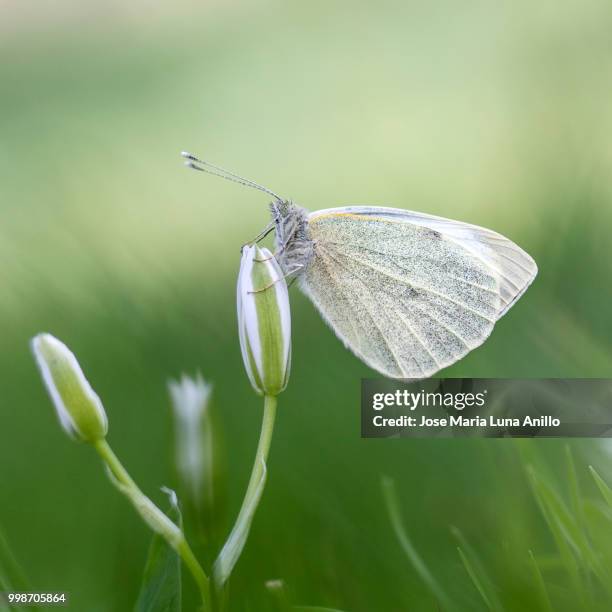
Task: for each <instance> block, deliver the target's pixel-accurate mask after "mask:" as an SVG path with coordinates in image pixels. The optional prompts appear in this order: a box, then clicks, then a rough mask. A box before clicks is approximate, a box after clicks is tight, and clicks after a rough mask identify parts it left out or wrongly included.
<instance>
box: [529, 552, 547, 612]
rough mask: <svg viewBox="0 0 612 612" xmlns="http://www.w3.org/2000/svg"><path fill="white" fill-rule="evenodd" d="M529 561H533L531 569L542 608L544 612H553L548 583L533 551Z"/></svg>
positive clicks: (530, 553)
mask: <svg viewBox="0 0 612 612" xmlns="http://www.w3.org/2000/svg"><path fill="white" fill-rule="evenodd" d="M529 559H530V560H531V568H532V569H533V576H534V579H535V583H536V589H537V591H538V596H539V599H540V605H541V608H542V610H544V612H553V609H552V605H551V603H550V599H549V597H548V591H547V590H546V583H545V582H544V578H543V576H542V572H541V571H540V566H539V565H538V562H537V561H536V558H535V557H534V556H533V553H532V552H531V551H529Z"/></svg>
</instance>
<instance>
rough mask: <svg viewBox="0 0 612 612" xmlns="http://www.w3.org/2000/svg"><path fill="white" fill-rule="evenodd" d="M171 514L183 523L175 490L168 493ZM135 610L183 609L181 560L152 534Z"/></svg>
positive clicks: (171, 611) (173, 611) (170, 611)
mask: <svg viewBox="0 0 612 612" xmlns="http://www.w3.org/2000/svg"><path fill="white" fill-rule="evenodd" d="M169 495H170V499H171V507H170V510H169V512H168V513H167V514H168V517H169V518H170V519H171V520H172V521H173V522H175V523H176V524H177V525H179V526H180V524H181V513H180V510H179V507H178V504H177V502H176V495H174V492H172V491H170V492H169ZM134 610H135V612H180V610H181V560H180V558H179V555H178V553H177V552H176V551H175V550H174V549H173V548H171V547H170V546H168V543H167V542H166V540H165V539H164V538H162V537H161V536H160V535H158V534H154V535H153V539H152V540H151V546H150V547H149V556H148V558H147V563H146V566H145V570H144V575H143V578H142V585H141V587H140V593H139V595H138V600H137V601H136V606H135V608H134Z"/></svg>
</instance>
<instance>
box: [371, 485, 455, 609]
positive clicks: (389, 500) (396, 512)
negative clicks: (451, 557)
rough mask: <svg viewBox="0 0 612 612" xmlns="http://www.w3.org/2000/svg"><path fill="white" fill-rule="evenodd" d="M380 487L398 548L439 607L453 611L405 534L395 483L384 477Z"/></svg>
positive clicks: (451, 604) (449, 600) (450, 601)
mask: <svg viewBox="0 0 612 612" xmlns="http://www.w3.org/2000/svg"><path fill="white" fill-rule="evenodd" d="M381 485H382V492H383V498H384V501H385V504H386V506H387V511H388V512H389V518H390V520H391V526H392V527H393V531H394V532H395V536H396V537H397V540H398V542H399V544H400V546H401V547H402V549H403V550H404V552H405V553H406V556H407V557H408V560H409V561H410V563H411V564H412V567H413V568H414V570H415V571H416V573H417V574H418V575H419V577H420V578H421V580H422V581H423V582H424V583H425V584H426V585H427V587H428V588H429V590H430V591H431V592H432V593H433V595H434V596H435V597H436V599H437V600H438V602H439V603H440V605H441V606H442V607H443V608H445V609H446V610H455V609H456V608H455V605H454V604H453V602H452V600H451V599H450V597H449V596H448V595H447V594H446V592H445V591H444V589H443V588H442V587H441V586H440V584H439V583H438V581H437V580H436V579H435V578H434V576H433V574H432V573H431V572H430V571H429V569H428V567H427V565H425V562H424V561H423V559H421V557H420V555H419V553H418V552H417V551H416V549H415V548H414V546H413V545H412V542H411V541H410V538H409V537H408V534H407V533H406V529H405V528H404V524H403V522H402V517H401V511H400V507H399V501H398V499H397V491H396V488H395V482H394V481H393V480H392V479H391V478H388V477H386V476H384V477H383V478H382V480H381Z"/></svg>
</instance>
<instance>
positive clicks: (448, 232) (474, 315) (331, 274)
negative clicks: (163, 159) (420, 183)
mask: <svg viewBox="0 0 612 612" xmlns="http://www.w3.org/2000/svg"><path fill="white" fill-rule="evenodd" d="M184 155H185V157H187V158H188V160H190V161H189V162H188V165H190V166H191V167H193V168H195V169H197V170H202V171H206V172H212V173H213V174H220V175H221V176H223V177H224V178H227V179H229V180H233V181H236V182H239V183H242V184H245V185H248V186H250V187H254V188H256V189H260V190H262V191H265V192H266V193H269V194H270V195H272V196H273V197H274V198H275V199H274V201H273V202H272V204H271V205H270V208H271V211H272V223H271V224H270V225H269V226H268V227H267V228H266V229H265V230H264V232H262V234H260V236H258V237H257V239H260V238H262V237H263V236H265V235H266V234H267V233H268V232H269V231H271V230H273V229H274V230H275V233H276V253H275V255H276V258H277V260H278V262H279V264H280V266H281V268H282V269H283V271H284V273H285V275H287V276H289V277H295V278H297V280H298V282H299V285H300V287H301V289H302V290H303V292H304V293H305V294H306V295H307V296H308V297H309V298H310V300H311V301H312V303H313V304H314V305H315V306H316V308H317V309H318V310H319V312H320V313H321V315H322V316H323V318H324V319H325V320H326V321H327V323H328V324H329V326H330V327H331V328H332V329H333V330H334V332H335V333H336V335H337V336H338V337H339V338H340V340H342V342H344V344H345V346H346V347H347V348H349V349H350V350H351V351H352V352H353V353H354V354H355V355H357V357H359V358H360V359H362V360H363V361H364V362H365V363H366V364H367V365H369V366H370V367H371V368H373V369H375V370H377V371H379V372H380V373H381V374H383V375H385V376H388V377H391V378H417V379H420V378H427V377H429V376H432V375H433V374H435V373H436V372H437V371H439V370H441V369H442V368H445V367H447V366H449V365H451V364H452V363H455V362H456V361H457V360H459V359H461V358H462V357H463V356H465V355H466V354H467V353H469V352H470V351H471V350H472V349H474V348H476V347H477V346H479V345H481V344H482V343H483V342H484V341H485V340H486V339H487V337H488V336H489V334H490V333H491V331H492V330H493V326H494V325H495V323H496V321H497V320H498V319H499V318H500V317H501V316H503V315H504V314H505V313H506V312H507V311H508V309H509V308H510V307H511V306H512V305H513V304H514V303H515V302H516V300H517V299H518V298H519V297H520V296H521V295H522V294H523V293H524V292H525V291H526V289H527V287H529V285H530V284H531V282H532V281H533V279H534V278H535V276H536V274H537V271H538V269H537V266H536V264H535V262H534V261H533V259H532V258H531V257H530V256H529V255H528V254H527V253H526V252H525V251H523V250H522V249H521V248H520V247H518V246H517V245H516V244H514V243H513V242H512V241H511V240H508V239H507V238H504V236H501V235H500V234H497V233H496V232H493V231H491V230H488V229H485V228H482V227H478V226H476V225H469V224H467V223H461V222H459V221H452V220H450V219H443V218H441V217H434V216H431V215H426V214H424V213H417V212H411V211H407V210H400V209H396V208H385V207H378V206H345V207H342V208H329V209H326V210H319V211H316V212H313V213H309V212H308V211H306V210H305V209H303V208H301V207H299V206H297V205H296V204H294V203H292V202H290V201H288V200H283V199H282V198H280V197H278V196H277V195H276V194H274V193H273V192H271V191H270V190H268V189H266V188H265V187H262V186H261V185H258V184H257V183H253V182H252V181H249V180H247V179H243V178H241V177H238V176H237V175H235V174H232V173H229V172H227V171H226V170H222V169H221V168H219V167H217V166H213V165H212V164H209V163H207V162H201V161H200V160H198V159H197V158H195V157H193V156H191V155H189V154H184ZM196 163H197V164H200V165H196ZM206 167H210V168H212V169H213V170H207V169H206Z"/></svg>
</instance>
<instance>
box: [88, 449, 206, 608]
mask: <svg viewBox="0 0 612 612" xmlns="http://www.w3.org/2000/svg"><path fill="white" fill-rule="evenodd" d="M93 445H94V448H95V449H96V450H97V451H98V454H99V455H100V457H102V459H103V461H104V463H106V465H107V466H108V468H109V470H110V471H111V472H112V474H113V476H114V477H115V479H116V480H117V481H118V482H119V484H120V485H122V486H123V487H125V489H127V490H128V491H130V492H131V493H130V495H128V497H129V499H130V501H132V502H133V496H137V497H141V498H142V499H146V500H147V501H148V502H149V503H150V504H152V505H153V502H152V501H151V500H150V499H149V498H147V497H146V496H145V494H144V493H143V492H142V491H141V490H140V488H139V487H138V485H137V484H136V483H135V482H134V480H133V479H132V477H131V476H130V475H129V474H128V472H127V470H126V469H125V468H124V467H123V465H122V463H121V461H119V458H118V457H117V455H115V453H114V452H113V449H112V448H111V447H110V446H109V444H108V442H107V441H106V440H104V439H103V440H97V441H96V442H94V443H93ZM137 509H138V508H137ZM157 510H159V508H157V507H156V511H157ZM159 512H160V513H161V512H162V511H161V510H159ZM162 514H163V513H162ZM158 533H159V534H160V535H161V536H162V537H163V536H164V534H163V533H161V532H158ZM166 541H167V542H168V544H169V545H170V546H171V547H172V548H174V549H175V550H176V551H177V552H178V554H179V555H180V557H181V559H182V560H183V563H184V564H185V566H186V567H187V569H188V570H189V571H190V572H191V575H192V576H193V578H194V580H195V581H196V584H197V585H198V589H199V590H200V595H201V597H202V603H203V606H204V607H203V610H204V611H205V612H208V611H209V610H210V609H211V608H210V585H209V580H208V576H207V575H206V573H205V572H204V570H203V569H202V566H201V565H200V564H199V563H198V560H197V559H196V557H195V555H194V554H193V551H192V550H191V547H190V546H189V543H188V542H187V540H186V539H185V535H184V534H183V533H182V531H181V539H180V541H179V542H178V543H177V542H176V541H171V540H169V539H168V538H166Z"/></svg>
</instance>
